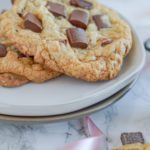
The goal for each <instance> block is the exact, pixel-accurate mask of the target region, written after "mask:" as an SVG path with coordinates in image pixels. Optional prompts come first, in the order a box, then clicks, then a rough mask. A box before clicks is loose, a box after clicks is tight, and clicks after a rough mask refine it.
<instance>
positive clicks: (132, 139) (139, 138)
mask: <svg viewBox="0 0 150 150" xmlns="http://www.w3.org/2000/svg"><path fill="white" fill-rule="evenodd" d="M121 141H122V144H123V145H127V144H135V143H142V144H144V138H143V134H142V133H141V132H135V133H133V132H131V133H122V134H121Z"/></svg>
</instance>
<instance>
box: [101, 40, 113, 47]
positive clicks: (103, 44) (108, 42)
mask: <svg viewBox="0 0 150 150" xmlns="http://www.w3.org/2000/svg"><path fill="white" fill-rule="evenodd" d="M112 42H113V40H112V39H107V38H105V39H102V43H101V46H102V47H104V46H106V45H108V44H111V43H112Z"/></svg>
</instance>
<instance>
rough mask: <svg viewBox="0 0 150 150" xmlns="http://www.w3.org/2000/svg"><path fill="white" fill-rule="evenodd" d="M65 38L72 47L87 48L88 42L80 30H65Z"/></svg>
mask: <svg viewBox="0 0 150 150" xmlns="http://www.w3.org/2000/svg"><path fill="white" fill-rule="evenodd" d="M66 32H67V37H68V40H69V43H70V45H71V46H72V47H75V48H81V49H86V48H87V47H88V40H87V37H86V33H85V31H84V30H83V29H81V28H70V29H67V31H66Z"/></svg>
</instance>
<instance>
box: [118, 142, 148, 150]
mask: <svg viewBox="0 0 150 150" xmlns="http://www.w3.org/2000/svg"><path fill="white" fill-rule="evenodd" d="M116 150H150V144H140V143H139V144H130V145H125V146H122V147H120V148H119V149H116Z"/></svg>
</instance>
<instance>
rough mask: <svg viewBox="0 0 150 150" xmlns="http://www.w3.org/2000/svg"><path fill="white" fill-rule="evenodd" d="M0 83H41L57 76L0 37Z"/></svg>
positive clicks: (6, 84) (10, 84) (3, 84)
mask: <svg viewBox="0 0 150 150" xmlns="http://www.w3.org/2000/svg"><path fill="white" fill-rule="evenodd" d="M0 76H1V77H0V80H1V81H0V85H2V86H10V87H11V86H19V85H22V84H25V83H27V82H36V83H42V82H45V81H47V80H50V79H53V78H55V77H57V76H59V73H57V72H55V71H52V70H47V69H45V68H43V66H42V65H40V64H38V63H35V62H34V61H33V58H32V57H29V56H25V55H23V54H21V53H20V52H19V51H18V49H16V48H15V47H14V46H13V45H11V42H10V41H9V40H6V39H5V38H1V39H0Z"/></svg>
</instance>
